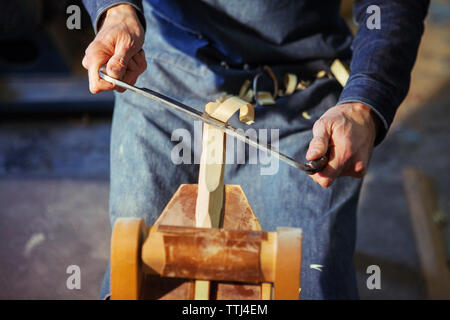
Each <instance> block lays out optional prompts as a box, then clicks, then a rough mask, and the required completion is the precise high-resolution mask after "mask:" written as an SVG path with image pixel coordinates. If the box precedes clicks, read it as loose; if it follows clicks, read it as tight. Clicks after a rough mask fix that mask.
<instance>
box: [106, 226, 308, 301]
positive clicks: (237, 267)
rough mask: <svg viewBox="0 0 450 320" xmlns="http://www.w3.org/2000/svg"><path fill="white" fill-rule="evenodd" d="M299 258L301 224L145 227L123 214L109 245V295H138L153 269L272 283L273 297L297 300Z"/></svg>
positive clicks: (161, 273) (163, 273) (163, 274)
mask: <svg viewBox="0 0 450 320" xmlns="http://www.w3.org/2000/svg"><path fill="white" fill-rule="evenodd" d="M146 229H147V230H149V231H146ZM300 261H301V230H300V229H295V228H278V229H277V232H276V233H275V232H263V231H258V230H247V231H243V230H227V229H217V228H194V227H181V226H178V227H177V226H166V225H157V226H153V227H149V228H145V226H144V220H143V219H133V218H120V219H118V220H117V221H116V224H115V226H114V230H113V240H112V246H111V290H112V291H111V295H112V299H132V300H134V299H139V298H140V295H141V283H142V282H143V279H144V275H145V274H149V275H159V276H161V277H165V278H183V279H195V280H208V281H209V280H215V281H227V282H241V283H259V284H261V283H273V295H274V299H283V300H284V299H298V296H299V284H300ZM268 297H270V292H269V296H268Z"/></svg>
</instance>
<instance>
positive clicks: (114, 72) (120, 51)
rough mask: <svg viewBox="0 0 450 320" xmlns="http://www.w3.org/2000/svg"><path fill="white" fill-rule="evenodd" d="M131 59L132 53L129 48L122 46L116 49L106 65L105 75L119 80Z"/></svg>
mask: <svg viewBox="0 0 450 320" xmlns="http://www.w3.org/2000/svg"><path fill="white" fill-rule="evenodd" d="M131 57H132V52H131V50H130V49H129V48H125V47H124V46H120V47H118V48H116V51H115V53H114V55H113V56H112V57H111V58H110V59H109V61H108V63H107V65H106V72H107V74H108V75H109V76H111V77H113V78H117V79H121V78H122V77H123V76H124V75H125V73H126V71H127V65H128V62H129V61H130V59H131Z"/></svg>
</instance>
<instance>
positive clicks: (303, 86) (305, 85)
mask: <svg viewBox="0 0 450 320" xmlns="http://www.w3.org/2000/svg"><path fill="white" fill-rule="evenodd" d="M310 85H311V81H305V80H300V82H299V83H298V85H297V88H295V89H296V90H305V89H306V88H308V87H309V86H310Z"/></svg>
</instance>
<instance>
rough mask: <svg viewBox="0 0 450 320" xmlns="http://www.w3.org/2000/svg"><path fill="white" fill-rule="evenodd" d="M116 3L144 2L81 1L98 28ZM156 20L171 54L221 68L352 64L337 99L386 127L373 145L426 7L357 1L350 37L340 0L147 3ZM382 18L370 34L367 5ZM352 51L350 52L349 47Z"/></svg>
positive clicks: (387, 119) (405, 82) (404, 74)
mask: <svg viewBox="0 0 450 320" xmlns="http://www.w3.org/2000/svg"><path fill="white" fill-rule="evenodd" d="M118 2H128V3H130V4H132V5H134V6H135V7H136V8H139V9H138V10H139V11H141V12H142V10H141V9H140V5H141V4H142V1H140V0H125V1H120V0H96V1H90V0H89V1H87V0H84V3H85V5H86V8H87V9H88V11H89V13H90V15H91V18H92V21H93V22H94V21H95V23H94V28H96V26H97V23H96V21H97V19H98V16H99V14H100V13H102V12H104V11H105V10H106V9H107V8H108V7H110V6H111V5H113V4H114V3H118ZM144 3H149V4H150V5H151V6H152V8H153V10H155V12H156V13H157V15H156V16H155V18H159V19H164V20H165V21H166V22H168V23H170V24H172V25H174V26H176V27H177V29H178V32H175V33H173V32H172V31H173V30H172V28H168V30H165V29H162V30H161V31H162V33H163V34H164V36H165V37H166V38H167V39H169V40H170V42H171V44H172V46H174V47H176V48H177V49H179V50H180V51H182V52H184V53H186V54H188V55H191V56H194V57H196V58H197V59H199V60H201V61H203V62H205V63H208V62H207V61H209V60H214V61H216V60H222V61H224V62H226V63H227V64H228V65H230V66H235V67H238V66H242V65H244V64H249V65H254V64H256V65H258V64H274V63H275V64H284V63H293V62H296V63H303V62H304V60H310V59H320V58H323V59H329V60H330V61H331V59H334V58H341V59H349V58H350V56H351V51H352V50H351V48H352V49H353V57H352V60H351V74H350V78H349V81H348V83H347V85H346V87H345V90H344V91H343V92H342V94H341V96H340V98H339V99H338V104H341V103H344V102H362V103H364V104H366V105H368V106H369V107H371V108H372V109H373V110H374V111H375V113H376V114H377V115H378V116H379V117H380V119H381V122H382V123H383V124H384V126H383V127H382V128H380V131H379V133H378V136H377V139H376V144H378V143H380V142H381V141H382V139H383V138H384V137H385V135H386V133H387V130H388V129H389V126H390V125H391V123H392V121H393V118H394V115H395V112H396V110H397V108H398V106H399V105H400V103H401V102H402V101H403V99H404V98H405V96H406V93H407V91H408V88H409V83H410V72H411V69H412V67H413V64H414V61H415V59H416V54H417V48H418V46H419V43H420V38H421V36H422V33H423V20H424V18H425V16H426V14H427V10H428V6H429V0H414V1H405V0H379V1H377V2H376V3H373V1H372V0H357V1H355V6H354V20H355V22H357V23H358V25H359V29H358V33H357V35H356V37H355V40H354V41H353V44H352V36H351V33H350V31H349V29H348V27H347V26H346V24H345V22H344V21H343V19H342V18H341V17H340V16H339V7H340V1H336V0H321V1H316V0H264V1H262V0H247V1H236V0H202V1H181V0H146V1H144ZM373 4H375V5H377V6H378V7H379V8H380V12H381V29H380V30H377V29H373V30H371V29H369V28H367V27H366V21H367V19H368V18H369V16H370V15H371V13H367V8H368V7H369V6H370V5H373ZM351 45H352V47H351Z"/></svg>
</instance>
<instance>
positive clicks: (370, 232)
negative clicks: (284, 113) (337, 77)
mask: <svg viewBox="0 0 450 320" xmlns="http://www.w3.org/2000/svg"><path fill="white" fill-rule="evenodd" d="M441 3H443V2H440V1H436V2H434V3H433V6H432V11H431V14H430V17H429V18H428V22H427V31H426V34H425V36H424V41H423V44H422V49H421V51H420V53H419V58H418V63H417V66H416V68H415V71H414V72H413V77H412V78H413V83H412V86H411V91H410V93H409V95H408V98H407V99H406V101H405V102H404V104H403V105H402V107H401V109H400V110H399V113H398V115H397V119H396V122H395V124H394V126H393V128H392V129H391V131H390V134H389V136H388V137H387V138H386V140H385V141H384V142H383V144H382V145H381V146H379V147H378V148H377V149H376V150H375V152H374V155H373V159H372V162H371V165H370V170H369V172H368V174H367V176H366V178H365V181H364V186H363V190H362V193H361V201H360V206H359V212H358V219H359V222H358V241H357V250H356V251H357V252H356V256H355V261H356V265H357V270H358V283H359V289H360V295H361V298H363V299H380V298H382V299H423V298H425V297H426V292H425V286H424V282H423V279H422V276H421V272H420V263H419V259H418V253H417V251H416V245H415V242H414V237H413V233H412V228H411V223H410V218H409V212H408V208H407V204H406V200H405V195H404V191H403V181H402V176H401V170H402V168H403V167H405V166H406V165H411V166H414V167H417V168H419V169H422V170H423V171H424V172H425V173H427V174H428V175H429V176H431V177H433V178H434V180H435V186H436V188H437V190H438V193H439V199H440V205H441V208H442V209H443V211H444V212H446V213H447V214H448V213H449V212H450V199H449V198H448V190H449V187H450V186H449V183H450V179H449V178H450V177H449V176H450V170H449V163H450V161H449V160H450V140H449V139H448V137H449V133H450V127H449V126H448V124H449V123H450V109H449V105H450V95H449V94H450V93H449V90H448V89H449V83H448V80H449V77H448V74H449V72H448V71H449V61H450V59H449V58H450V54H449V52H450V51H449V43H450V42H449V41H442V39H444V40H445V39H447V40H449V38H448V32H447V31H446V30H448V27H449V24H448V22H447V21H448V20H444V21H443V20H442V19H440V17H441V14H442V10H439V8H440V7H439V6H441ZM442 6H443V4H442ZM445 8H448V5H447V6H446V7H445ZM109 134H110V116H95V117H93V116H90V117H89V116H64V117H57V118H49V117H48V116H43V117H39V118H35V117H22V118H15V119H11V118H1V119H0V287H1V288H2V290H1V291H0V299H14V298H16V299H95V298H97V295H98V291H99V288H100V284H101V279H102V277H103V271H104V269H105V267H106V263H107V257H108V254H109V237H110V233H111V230H110V227H109V221H108V187H109V182H108V171H109V163H108V161H109V160H108V159H109V155H108V152H109V151H108V150H109ZM430 159H432V160H433V165H432V166H429V164H430ZM447 233H448V232H447ZM371 264H376V265H379V266H380V268H381V276H382V278H381V285H382V289H381V290H368V289H367V287H366V279H367V277H368V275H367V274H366V273H365V271H366V268H367V266H369V265H371ZM69 265H78V266H79V267H80V268H81V290H69V289H67V288H66V279H67V277H68V276H69V275H68V274H67V273H66V269H67V267H68V266H69Z"/></svg>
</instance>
